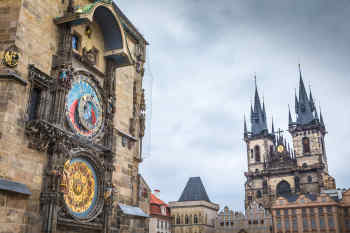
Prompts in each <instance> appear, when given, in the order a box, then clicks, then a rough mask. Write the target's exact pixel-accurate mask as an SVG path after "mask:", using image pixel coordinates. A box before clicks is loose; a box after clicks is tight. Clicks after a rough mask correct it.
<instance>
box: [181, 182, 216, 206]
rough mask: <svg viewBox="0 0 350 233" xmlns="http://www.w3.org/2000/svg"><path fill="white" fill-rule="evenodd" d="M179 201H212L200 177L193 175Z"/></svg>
mask: <svg viewBox="0 0 350 233" xmlns="http://www.w3.org/2000/svg"><path fill="white" fill-rule="evenodd" d="M179 201H207V202H210V200H209V197H208V194H207V192H206V191H205V188H204V185H203V183H202V180H201V178H200V177H191V178H190V179H189V180H188V181H187V184H186V187H185V189H184V190H183V192H182V194H181V197H180V199H179Z"/></svg>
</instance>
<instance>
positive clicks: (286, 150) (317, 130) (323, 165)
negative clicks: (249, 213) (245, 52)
mask: <svg viewBox="0 0 350 233" xmlns="http://www.w3.org/2000/svg"><path fill="white" fill-rule="evenodd" d="M299 71H300V67H299ZM299 82H300V84H299V96H298V97H297V96H295V112H296V120H295V121H293V118H292V114H291V112H290V111H289V124H288V131H287V130H278V132H275V130H274V124H273V122H272V130H271V132H269V130H268V127H267V121H266V110H265V104H264V103H263V104H262V105H261V101H260V97H259V93H258V88H257V87H256V85H255V96H254V108H253V107H252V106H251V110H250V112H251V113H250V131H248V127H247V123H246V120H245V119H244V141H245V142H246V144H247V163H248V171H247V172H245V174H244V175H245V176H246V178H247V180H246V183H245V208H246V210H247V209H249V208H250V207H251V206H252V205H254V204H255V203H256V204H258V205H259V206H262V207H264V208H266V209H269V208H270V206H271V203H272V201H274V200H275V199H276V198H278V197H279V196H288V197H291V196H296V195H300V194H307V193H309V194H318V193H320V192H321V191H322V190H325V189H334V188H335V180H334V178H333V177H331V176H330V175H329V174H328V164H327V156H326V152H325V145H324V137H325V135H326V128H325V124H324V121H323V116H322V113H321V112H320V115H318V112H317V110H316V107H315V103H314V99H313V96H312V93H311V90H310V93H309V95H308V94H307V93H306V90H305V85H304V81H303V79H302V76H301V72H300V81H299ZM283 132H289V133H290V135H291V136H292V139H293V146H290V145H289V143H288V142H287V140H286V138H285V136H284V135H283Z"/></svg>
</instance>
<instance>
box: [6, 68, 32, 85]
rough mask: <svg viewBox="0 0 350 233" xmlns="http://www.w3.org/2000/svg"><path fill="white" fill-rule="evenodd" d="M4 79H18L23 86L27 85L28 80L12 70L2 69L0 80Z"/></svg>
mask: <svg viewBox="0 0 350 233" xmlns="http://www.w3.org/2000/svg"><path fill="white" fill-rule="evenodd" d="M2 80H8V81H16V82H18V83H20V84H22V85H23V86H26V85H27V81H26V80H25V79H23V78H22V77H21V76H20V75H19V74H17V73H16V72H15V71H12V70H0V81H2Z"/></svg>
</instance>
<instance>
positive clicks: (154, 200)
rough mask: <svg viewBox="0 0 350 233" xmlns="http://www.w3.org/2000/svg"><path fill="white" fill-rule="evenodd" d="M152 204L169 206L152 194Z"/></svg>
mask: <svg viewBox="0 0 350 233" xmlns="http://www.w3.org/2000/svg"><path fill="white" fill-rule="evenodd" d="M150 203H151V204H157V205H165V206H168V205H167V204H166V203H165V202H164V201H162V200H160V199H159V198H158V197H156V195H154V194H151V199H150Z"/></svg>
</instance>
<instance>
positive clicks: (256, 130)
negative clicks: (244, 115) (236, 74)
mask: <svg viewBox="0 0 350 233" xmlns="http://www.w3.org/2000/svg"><path fill="white" fill-rule="evenodd" d="M250 125H251V130H250V131H249V132H248V130H247V123H246V120H245V119H244V140H245V142H246V143H247V161H248V171H251V172H254V171H257V170H259V171H261V170H263V168H264V162H265V161H266V160H267V155H268V153H269V150H270V149H272V148H273V145H274V140H275V136H274V134H273V132H272V133H269V131H268V128H267V119H266V109H265V103H264V102H263V104H262V105H261V101H260V97H259V93H258V87H257V85H256V83H255V94H254V108H253V106H251V107H250ZM272 125H273V123H272ZM272 127H273V126H272Z"/></svg>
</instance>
